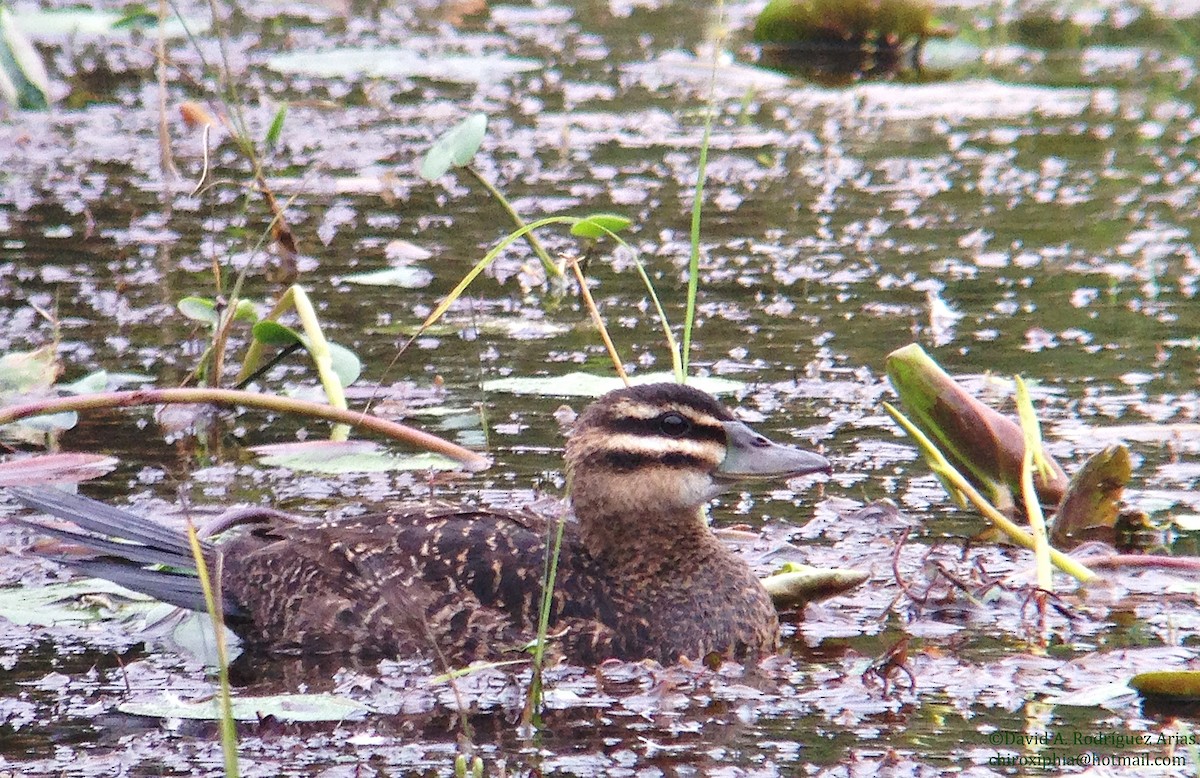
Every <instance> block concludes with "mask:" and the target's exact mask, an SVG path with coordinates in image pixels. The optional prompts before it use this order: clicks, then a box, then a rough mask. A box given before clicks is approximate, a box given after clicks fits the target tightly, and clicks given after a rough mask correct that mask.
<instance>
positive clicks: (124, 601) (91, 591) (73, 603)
mask: <svg viewBox="0 0 1200 778" xmlns="http://www.w3.org/2000/svg"><path fill="white" fill-rule="evenodd" d="M156 606H157V603H156V602H155V601H154V600H151V599H150V598H149V597H146V596H144V595H141V594H137V593H135V592H131V591H129V590H128V589H125V588H123V587H121V586H118V585H117V584H115V583H111V582H109V581H105V580H103V579H100V578H87V579H83V580H79V581H70V582H68V583H56V584H50V585H48V586H40V587H30V586H17V587H11V588H7V589H0V618H5V619H7V620H9V621H11V622H12V623H14V624H22V625H31V624H32V625H37V626H42V627H49V626H53V625H54V624H59V623H62V622H89V621H101V620H104V619H113V618H116V619H127V618H131V617H133V616H136V615H139V614H142V613H145V612H147V611H149V610H150V609H152V608H154V607H156Z"/></svg>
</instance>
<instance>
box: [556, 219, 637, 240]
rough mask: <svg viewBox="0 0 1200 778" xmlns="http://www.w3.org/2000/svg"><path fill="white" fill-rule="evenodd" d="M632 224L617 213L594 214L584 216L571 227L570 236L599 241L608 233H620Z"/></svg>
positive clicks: (630, 220) (631, 221)
mask: <svg viewBox="0 0 1200 778" xmlns="http://www.w3.org/2000/svg"><path fill="white" fill-rule="evenodd" d="M630 224H633V220H632V219H629V218H626V217H624V216H622V215H620V214H619V213H594V214H592V215H591V216H585V217H583V219H581V220H580V221H579V223H578V224H576V225H575V226H573V227H571V234H572V235H574V236H576V237H579V238H589V239H591V240H600V239H601V238H603V237H606V236H607V235H608V234H609V233H610V232H620V231H621V230H624V229H626V228H627V227H629V225H630Z"/></svg>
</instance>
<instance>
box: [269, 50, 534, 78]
mask: <svg viewBox="0 0 1200 778" xmlns="http://www.w3.org/2000/svg"><path fill="white" fill-rule="evenodd" d="M267 67H269V68H271V69H272V70H275V71H278V72H280V73H296V74H302V75H307V76H316V77H318V78H391V79H397V78H428V79H430V80H432V81H446V82H450V83H455V84H490V83H494V82H496V81H499V80H501V79H504V78H508V77H509V76H512V75H516V74H518V73H526V72H529V71H533V70H539V69H541V67H542V63H541V62H539V61H538V60H535V59H522V58H520V57H509V56H505V55H503V54H479V55H470V54H443V55H422V54H418V53H417V52H415V51H412V50H411V49H403V48H399V47H384V48H356V49H350V48H342V49H327V50H325V51H292V52H288V53H286V54H277V55H275V56H273V57H271V58H269V59H268V60H267Z"/></svg>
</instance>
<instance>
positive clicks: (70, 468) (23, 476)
mask: <svg viewBox="0 0 1200 778" xmlns="http://www.w3.org/2000/svg"><path fill="white" fill-rule="evenodd" d="M117 462H118V460H117V458H116V457H106V456H102V455H100V454H83V453H77V452H62V453H58V454H40V455H37V456H29V457H23V458H21V459H14V460H12V461H10V462H3V463H0V486H32V485H37V484H48V483H55V482H62V481H73V482H77V481H87V480H90V479H92V478H99V477H100V476H102V475H104V474H105V473H110V472H112V470H113V469H114V468H115V467H116V466H117Z"/></svg>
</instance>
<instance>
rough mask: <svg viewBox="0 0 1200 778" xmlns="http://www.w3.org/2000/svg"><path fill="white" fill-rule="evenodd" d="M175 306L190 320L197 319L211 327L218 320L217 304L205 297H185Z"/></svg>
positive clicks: (215, 324)
mask: <svg viewBox="0 0 1200 778" xmlns="http://www.w3.org/2000/svg"><path fill="white" fill-rule="evenodd" d="M175 307H176V308H178V309H179V312H180V313H182V314H183V315H184V316H186V317H187V318H189V319H191V320H192V321H198V322H200V323H202V324H207V325H209V326H211V327H215V326H217V323H218V322H219V321H220V317H219V316H218V315H217V304H216V303H215V302H213V301H212V300H210V299H208V298H207V297H185V298H183V299H182V300H180V301H179V302H178V303H177V304H176V306H175Z"/></svg>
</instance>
